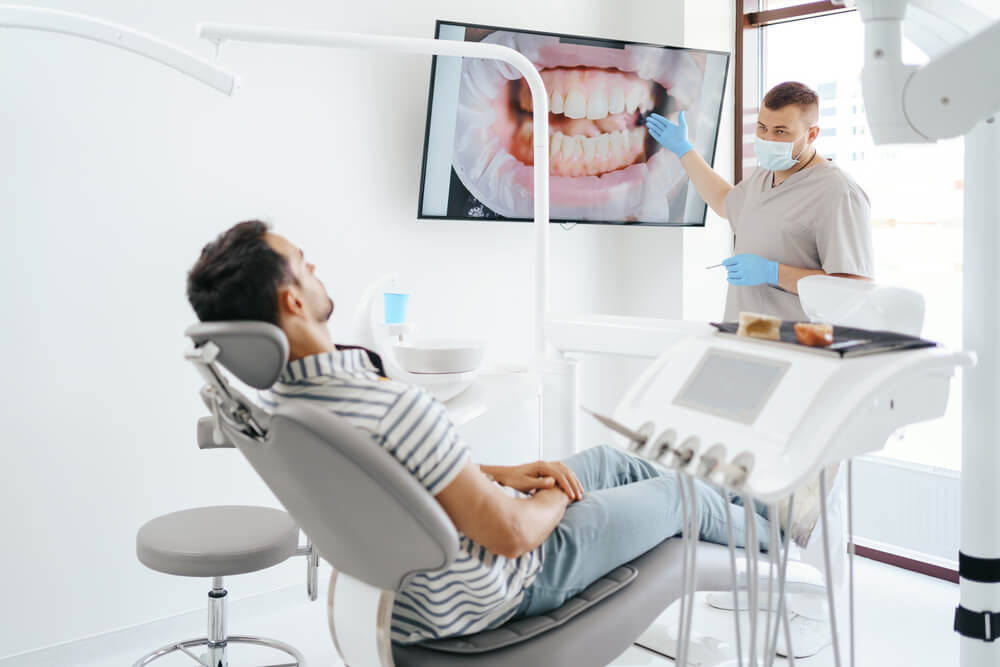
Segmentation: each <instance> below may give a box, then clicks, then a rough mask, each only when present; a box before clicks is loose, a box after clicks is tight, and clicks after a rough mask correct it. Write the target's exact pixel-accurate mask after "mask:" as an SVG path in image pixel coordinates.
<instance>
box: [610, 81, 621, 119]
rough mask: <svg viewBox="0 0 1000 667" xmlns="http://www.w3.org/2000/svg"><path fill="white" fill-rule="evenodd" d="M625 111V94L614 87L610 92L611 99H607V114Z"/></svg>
mask: <svg viewBox="0 0 1000 667" xmlns="http://www.w3.org/2000/svg"><path fill="white" fill-rule="evenodd" d="M624 111H625V93H624V92H623V91H622V89H621V88H619V87H618V86H615V87H614V88H613V89H612V90H611V97H610V98H609V99H608V113H622V112H624Z"/></svg>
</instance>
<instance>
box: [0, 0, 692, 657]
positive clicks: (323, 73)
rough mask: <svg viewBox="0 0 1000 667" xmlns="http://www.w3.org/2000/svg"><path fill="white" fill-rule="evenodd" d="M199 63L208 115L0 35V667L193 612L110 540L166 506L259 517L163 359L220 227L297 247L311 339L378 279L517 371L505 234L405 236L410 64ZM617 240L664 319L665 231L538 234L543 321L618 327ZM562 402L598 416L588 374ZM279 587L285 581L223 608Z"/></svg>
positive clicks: (613, 31)
mask: <svg viewBox="0 0 1000 667" xmlns="http://www.w3.org/2000/svg"><path fill="white" fill-rule="evenodd" d="M45 5H46V6H50V7H55V8H61V9H68V10H73V11H80V12H86V13H88V14H91V15H93V16H98V17H102V18H105V19H108V20H112V21H117V22H121V23H125V24H127V25H130V26H133V27H135V28H138V29H141V30H144V31H146V32H149V33H152V34H154V35H156V36H158V37H161V38H163V39H166V40H169V41H171V42H174V43H176V44H179V45H182V46H184V47H186V48H188V49H191V50H194V51H197V52H199V53H202V54H204V55H206V56H208V55H209V54H210V52H211V49H210V46H209V45H208V44H207V43H201V42H199V41H198V40H196V39H195V37H194V25H195V23H196V22H197V21H200V20H224V21H232V22H238V23H268V24H272V25H282V26H289V27H309V28H316V29H323V28H326V29H332V30H355V31H377V32H381V33H388V34H398V35H414V36H430V35H431V34H432V32H433V26H434V20H435V19H436V18H447V19H455V20H469V21H474V22H480V23H485V24H496V25H504V26H512V27H526V28H534V29H541V30H552V31H561V32H569V33H578V34H585V35H595V36H602V35H607V36H613V37H617V38H621V39H630V40H638V41H649V42H659V43H677V42H678V41H679V40H680V38H681V36H682V28H683V21H682V16H683V8H682V4H681V3H680V2H679V1H677V2H673V3H649V2H643V1H642V0H629V1H625V2H618V3H614V5H612V3H608V2H603V1H602V0H574V1H573V2H549V3H539V2H536V1H535V0H508V1H506V2H500V3H481V4H477V6H475V7H473V6H472V5H471V3H469V2H467V1H463V0H434V1H431V2H420V3H402V2H389V1H388V0H369V1H367V2H364V3H358V2H320V1H319V0H308V1H307V0H300V1H298V2H285V3H275V2H264V1H262V0H257V1H237V0H227V1H222V0H218V1H214V2H212V3H205V2H195V1H194V0H180V1H176V2H170V3H167V2H159V3H134V2H128V1H127V0H93V1H90V2H86V3H84V2H70V1H68V0H62V1H60V0H52V1H49V2H46V3H45ZM224 61H225V63H226V64H227V65H228V66H230V67H231V68H232V69H233V70H235V71H237V72H238V73H240V74H241V75H242V77H243V89H242V90H241V91H240V92H239V93H238V94H237V95H236V96H234V97H233V98H226V97H224V96H221V95H219V94H218V93H216V92H215V91H213V90H210V89H208V88H206V87H204V86H201V85H200V84H198V83H196V82H194V81H192V80H189V79H187V78H186V77H183V76H181V75H179V74H177V73H176V72H174V71H172V70H169V69H166V68H164V67H161V66H159V65H157V64H155V63H152V62H149V61H146V60H144V59H141V58H137V57H133V56H131V55H129V54H127V53H124V52H121V51H118V50H116V49H112V48H109V47H107V46H104V45H99V44H94V43H90V42H87V41H84V40H79V39H73V38H69V37H66V36H60V35H51V34H42V33H34V32H29V31H3V32H0V89H2V90H3V91H4V101H3V104H0V128H2V129H0V153H2V155H3V158H4V159H2V160H0V220H2V225H3V231H4V232H5V234H4V236H5V240H6V247H7V252H6V253H5V257H4V261H3V262H0V281H2V284H4V285H6V286H7V289H8V293H7V298H6V300H5V304H4V306H5V307H4V311H3V312H4V315H3V327H2V329H0V346H2V348H0V349H3V350H4V359H5V362H6V363H5V371H6V381H5V382H4V384H3V388H2V389H0V405H2V406H3V407H2V408H0V410H2V414H0V417H2V422H3V428H4V430H3V436H2V442H3V450H2V451H3V464H2V469H3V475H2V478H3V484H2V489H3V491H2V493H3V496H2V498H3V502H2V504H0V532H2V534H3V536H4V543H3V547H4V548H3V549H2V550H0V572H2V573H3V585H2V586H0V591H2V592H0V599H2V603H0V657H2V656H9V655H13V654H16V653H19V652H22V651H27V650H32V649H36V648H40V647H43V646H46V645H51V644H55V643H60V642H64V641H69V640H72V639H76V638H80V637H84V636H88V635H93V634H98V633H103V632H107V631H111V630H113V629H117V628H122V627H126V626H130V625H134V624H138V623H144V622H148V621H151V620H153V619H156V618H160V617H164V616H168V615H172V614H176V613H180V612H183V611H187V610H191V609H195V608H198V607H199V606H201V605H202V603H203V596H204V593H205V590H206V585H205V582H204V581H197V580H185V579H179V578H175V577H169V576H167V575H161V574H157V573H154V572H151V571H149V570H147V569H146V568H144V567H143V566H141V565H140V564H139V563H138V562H137V561H136V559H135V556H134V535H135V531H136V529H137V528H138V527H139V526H140V525H141V524H142V523H143V522H144V521H146V520H148V519H150V518H152V517H154V516H157V515H159V514H162V513H165V512H170V511H174V510H178V509H182V508H186V507H192V506H198V505H203V504H221V503H234V504H236V503H240V504H242V503H262V504H271V503H273V499H272V497H271V496H270V494H269V492H268V491H267V490H266V489H265V487H264V486H263V484H262V483H260V482H259V481H258V480H257V478H256V477H255V476H254V475H253V474H252V473H251V471H250V470H249V469H248V466H246V465H245V464H244V462H243V461H242V460H240V458H239V457H238V455H237V454H236V453H235V452H232V451H211V452H200V451H198V450H197V448H196V446H195V444H194V438H193V435H194V424H195V420H196V419H197V418H198V417H199V416H200V415H201V414H203V410H202V408H201V406H200V405H199V401H198V399H197V395H196V393H197V388H198V386H199V382H198V380H197V378H196V376H195V373H194V371H193V370H192V369H190V368H189V367H188V366H187V364H185V363H184V362H183V361H182V359H181V355H182V352H183V350H184V348H185V341H184V339H183V337H182V335H181V332H182V331H183V329H184V327H185V326H186V325H187V324H188V323H190V322H191V321H192V320H193V315H192V313H191V311H190V309H189V307H188V305H187V303H186V301H185V298H184V277H185V273H186V271H187V269H188V268H189V267H190V265H191V263H192V262H193V261H194V259H195V258H196V257H197V254H198V251H199V249H200V248H201V246H202V245H203V244H204V243H205V242H206V241H208V240H209V239H210V238H212V237H213V236H214V235H215V234H217V233H218V232H220V231H222V230H223V229H225V228H226V227H228V226H229V225H230V224H232V223H233V222H235V221H238V220H241V219H246V218H249V217H263V218H265V219H269V220H271V221H272V222H273V223H274V224H275V225H276V228H277V230H278V231H279V232H281V233H284V234H286V235H287V236H289V237H290V238H291V239H293V240H294V241H295V242H296V243H298V244H299V245H301V246H302V247H303V248H305V249H306V250H307V253H308V254H309V256H310V258H311V259H312V260H313V261H314V262H315V263H316V264H317V266H318V267H319V269H318V272H319V274H320V275H321V277H322V278H323V280H324V281H325V283H326V285H327V286H328V288H329V289H330V291H331V293H332V296H333V297H334V299H335V300H336V301H337V303H338V307H339V309H338V312H337V314H335V315H334V319H333V321H332V327H333V330H334V333H335V336H337V335H339V334H342V332H344V331H347V330H348V328H349V326H350V321H351V316H352V314H353V312H352V311H353V308H354V303H355V302H356V300H357V298H358V297H359V295H360V293H361V290H362V289H363V288H364V286H365V285H366V284H367V283H368V282H369V281H371V280H372V279H374V278H376V277H377V276H379V275H381V274H383V273H385V272H386V271H387V270H396V271H398V272H399V273H401V274H402V275H403V276H404V277H405V278H406V279H407V280H408V281H409V285H410V286H411V287H412V289H413V293H414V294H415V295H417V296H418V297H419V296H420V295H425V298H423V299H420V300H419V301H415V303H414V309H415V312H414V319H416V318H417V317H418V316H419V318H420V319H421V320H422V321H425V322H429V321H437V322H446V323H451V326H452V327H453V328H454V329H456V330H459V331H461V330H470V331H471V330H479V331H482V332H484V333H486V334H487V335H488V336H489V339H490V341H491V344H492V346H493V349H494V353H495V356H499V357H508V358H516V357H518V356H519V355H521V354H522V353H523V352H524V351H525V350H526V340H527V335H526V334H527V332H526V329H525V321H526V314H527V312H528V311H527V309H528V300H527V297H528V294H529V291H528V278H529V274H530V270H529V269H530V267H529V258H530V251H531V240H532V239H531V229H530V226H529V225H522V224H509V223H508V224H504V223H439V222H434V223H421V224H417V223H416V221H415V212H416V205H417V204H416V200H417V190H418V178H419V172H420V158H421V148H422V141H423V128H424V118H425V108H426V95H427V87H428V75H429V69H430V59H429V58H413V57H405V58H401V57H397V56H389V55H385V56H372V55H359V54H355V53H334V52H327V51H322V50H314V49H293V48H284V47H265V46H257V45H230V46H227V48H226V52H225V54H224ZM697 234H698V232H694V233H693V234H692V236H697ZM640 237H641V239H642V243H643V245H644V247H647V248H648V247H650V245H649V244H655V246H656V248H657V250H658V253H659V257H660V261H659V262H658V263H657V265H656V266H655V267H652V268H651V269H650V271H649V272H648V273H646V274H645V275H644V276H643V279H644V280H645V281H647V282H644V283H643V284H642V286H641V287H642V288H643V289H647V290H648V289H649V288H650V285H660V286H661V287H660V289H659V296H658V301H657V302H656V304H655V306H652V307H651V308H652V309H653V310H654V311H655V312H656V313H657V314H662V315H668V316H674V317H676V316H679V315H680V307H681V306H680V304H681V301H680V290H679V286H680V282H681V280H680V267H681V264H680V254H681V239H682V235H681V233H680V232H678V231H677V230H634V229H615V228H611V227H590V226H583V225H580V226H577V227H576V228H574V229H573V230H571V231H569V232H564V231H563V230H561V229H560V228H558V227H554V228H553V230H552V257H553V270H552V284H553V290H552V293H553V302H554V303H557V304H558V306H559V309H560V310H563V311H573V310H582V311H593V312H612V313H620V314H631V313H630V311H635V310H639V309H640V308H638V307H637V306H636V305H635V303H634V302H630V301H629V299H628V296H627V295H629V294H635V293H636V292H635V288H636V285H634V284H631V281H632V280H634V278H633V277H632V275H626V272H625V271H624V268H623V267H624V266H625V263H626V262H627V260H628V256H627V255H628V251H629V245H628V243H629V241H627V239H631V243H635V241H636V239H639V238H640ZM633 275H634V274H633ZM427 295H433V298H427ZM641 310H642V311H644V312H642V313H636V314H653V313H652V312H646V311H648V307H647V306H642V308H641ZM605 370H606V371H607V372H609V373H612V374H613V373H614V372H617V371H616V370H615V369H614V368H611V369H605ZM585 382H586V383H587V384H586V386H585V395H588V394H587V392H592V393H595V394H596V395H597V396H598V398H599V399H600V401H603V402H608V401H610V400H611V394H609V393H608V392H609V391H611V390H610V389H607V388H605V389H604V390H603V393H602V390H599V389H596V387H600V386H601V384H600V382H599V377H598V374H595V373H590V374H585ZM609 386H610V385H609ZM588 388H590V389H588ZM599 407H600V406H599ZM301 574H302V563H301V562H292V563H288V564H285V565H283V566H281V567H278V568H274V569H272V570H270V571H267V572H263V573H259V574H254V575H246V576H243V577H239V578H236V579H234V580H233V581H231V582H229V587H230V589H231V590H232V592H233V594H234V596H237V597H239V596H244V595H247V594H251V593H255V592H261V591H265V590H270V589H274V588H279V587H284V586H287V585H291V584H296V583H301ZM316 610H317V611H316V613H317V614H320V613H323V611H322V608H321V606H320V605H317V607H316Z"/></svg>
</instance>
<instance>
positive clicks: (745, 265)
mask: <svg viewBox="0 0 1000 667" xmlns="http://www.w3.org/2000/svg"><path fill="white" fill-rule="evenodd" d="M722 265H723V266H724V267H726V272H727V275H726V278H727V279H728V280H729V283H730V284H731V285H765V284H768V285H777V284H778V263H777V262H775V261H772V260H770V259H764V258H763V257H760V256H759V255H734V256H733V257H730V258H729V259H727V260H724V261H723V262H722Z"/></svg>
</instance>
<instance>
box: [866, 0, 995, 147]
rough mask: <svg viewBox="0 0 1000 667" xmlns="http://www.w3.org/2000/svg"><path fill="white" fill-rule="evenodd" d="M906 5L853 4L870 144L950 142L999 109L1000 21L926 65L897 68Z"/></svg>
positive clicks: (890, 1)
mask: <svg viewBox="0 0 1000 667" xmlns="http://www.w3.org/2000/svg"><path fill="white" fill-rule="evenodd" d="M908 5H909V0H857V7H858V11H859V12H860V14H861V20H862V21H863V22H864V25H865V66H864V71H863V73H862V87H863V91H864V98H865V112H866V114H867V116H868V124H869V126H870V128H871V132H872V138H873V139H874V140H875V143H876V144H888V143H920V142H927V141H935V140H937V139H945V138H948V137H956V136H959V135H962V134H965V133H966V132H968V131H969V130H970V129H972V127H973V126H974V125H975V124H976V123H977V122H979V121H981V120H983V119H984V118H986V117H988V116H990V115H991V114H992V113H994V112H996V111H997V110H1000V86H996V85H995V84H994V83H993V82H995V81H997V80H998V78H1000V22H996V23H994V24H993V25H991V26H989V27H988V28H987V29H986V30H984V31H982V32H980V33H978V34H976V35H974V36H972V37H971V38H969V39H967V40H965V41H964V42H962V43H961V44H958V45H957V46H955V47H953V48H951V49H950V50H948V51H947V52H945V53H944V54H942V55H940V56H938V57H936V58H934V59H933V60H931V62H929V63H928V64H927V65H924V66H923V67H918V66H916V65H905V64H903V61H902V55H901V51H902V34H903V33H902V23H903V19H904V18H905V16H906V9H907V6H908Z"/></svg>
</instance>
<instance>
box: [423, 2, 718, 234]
mask: <svg viewBox="0 0 1000 667" xmlns="http://www.w3.org/2000/svg"><path fill="white" fill-rule="evenodd" d="M436 37H437V38H438V39H452V40H460V41H461V40H464V41H469V42H480V41H481V42H490V43H493V44H502V45H504V46H509V47H511V48H513V49H515V50H516V51H519V52H520V53H522V54H524V55H525V56H526V57H527V58H528V59H529V60H530V61H531V62H532V63H534V64H535V66H536V67H537V68H538V70H539V72H540V74H541V76H542V80H543V81H544V82H545V88H546V91H547V93H548V95H549V105H550V106H549V108H550V113H549V149H550V150H549V156H550V158H549V160H550V161H549V169H550V174H551V185H550V203H549V210H550V217H551V219H552V221H553V222H571V223H599V224H620V225H627V224H633V225H670V226H682V225H684V226H688V225H704V224H705V211H706V206H705V202H704V201H703V200H702V199H701V197H699V196H698V193H697V192H696V191H695V189H694V186H693V185H692V184H691V182H690V179H688V177H687V174H686V173H685V171H684V169H683V168H682V167H681V164H680V161H679V160H678V159H677V157H676V156H674V154H673V153H671V152H670V151H668V150H667V149H665V148H663V147H661V146H660V145H659V144H658V143H657V142H656V141H655V140H654V139H653V138H652V137H650V136H649V134H648V133H647V132H646V126H645V124H644V119H645V117H646V116H647V115H648V114H650V113H652V112H656V113H659V114H661V115H663V116H666V117H667V118H669V119H670V120H673V121H675V122H676V121H677V119H678V115H679V113H680V112H681V111H682V110H683V111H684V112H685V119H686V121H687V125H688V133H689V139H690V141H691V143H692V145H693V146H694V148H695V150H697V151H698V152H699V153H700V154H701V155H702V157H704V158H705V160H706V161H707V162H708V163H709V164H712V163H713V161H714V158H715V144H716V139H717V137H718V133H719V117H720V115H721V112H722V98H723V95H724V92H725V88H726V74H727V71H728V66H729V54H728V53H724V52H720V51H704V50H698V49H686V48H679V47H672V46H656V45H653V44H639V43H634V42H622V41H615V40H611V39H600V38H592V37H579V36H574V35H562V34H554V33H544V32H535V31H530V30H515V29H510V28H497V27H489V26H481V25H472V24H467V23H455V22H451V21H438V22H437V28H436ZM531 108H532V105H531V95H530V93H529V90H528V86H527V84H526V83H525V82H524V80H523V78H522V77H521V75H520V74H519V73H518V72H517V71H516V70H514V68H512V67H510V66H509V65H506V64H504V63H501V62H499V61H496V60H488V59H483V58H457V57H453V56H437V57H435V58H434V64H433V66H432V68H431V86H430V96H429V99H428V111H427V129H426V134H425V138H424V157H423V167H422V173H421V183H420V201H419V204H418V207H419V209H418V217H419V218H423V219H449V220H480V219H506V220H531V219H532V218H533V216H534V212H533V195H532V191H533V167H532V164H533V162H534V159H533V150H534V149H533V129H532V117H531Z"/></svg>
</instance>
